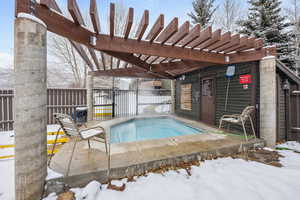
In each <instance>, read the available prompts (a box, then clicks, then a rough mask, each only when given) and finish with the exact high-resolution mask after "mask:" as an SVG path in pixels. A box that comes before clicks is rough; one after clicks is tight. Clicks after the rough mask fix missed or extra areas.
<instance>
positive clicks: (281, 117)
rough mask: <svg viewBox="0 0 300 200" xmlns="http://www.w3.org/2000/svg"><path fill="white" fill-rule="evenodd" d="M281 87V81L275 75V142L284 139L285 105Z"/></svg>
mask: <svg viewBox="0 0 300 200" xmlns="http://www.w3.org/2000/svg"><path fill="white" fill-rule="evenodd" d="M282 85H283V80H282V78H281V77H280V76H279V75H277V85H276V86H277V122H278V123H277V141H284V140H285V139H286V120H285V114H286V112H285V106H286V104H285V95H284V90H283V87H282Z"/></svg>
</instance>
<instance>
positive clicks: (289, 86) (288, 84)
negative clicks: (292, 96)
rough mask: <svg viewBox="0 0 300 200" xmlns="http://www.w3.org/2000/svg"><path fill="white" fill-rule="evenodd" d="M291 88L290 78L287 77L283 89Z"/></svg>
mask: <svg viewBox="0 0 300 200" xmlns="http://www.w3.org/2000/svg"><path fill="white" fill-rule="evenodd" d="M290 88H291V85H290V82H289V80H287V79H285V81H284V82H283V86H282V89H283V90H290Z"/></svg>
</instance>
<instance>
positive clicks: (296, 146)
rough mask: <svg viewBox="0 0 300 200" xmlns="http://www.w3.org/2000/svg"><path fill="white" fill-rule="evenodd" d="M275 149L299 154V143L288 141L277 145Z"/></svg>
mask: <svg viewBox="0 0 300 200" xmlns="http://www.w3.org/2000/svg"><path fill="white" fill-rule="evenodd" d="M276 147H278V148H287V149H291V150H294V151H298V152H300V143H299V142H296V141H288V142H285V143H283V144H278V145H277V146H276Z"/></svg>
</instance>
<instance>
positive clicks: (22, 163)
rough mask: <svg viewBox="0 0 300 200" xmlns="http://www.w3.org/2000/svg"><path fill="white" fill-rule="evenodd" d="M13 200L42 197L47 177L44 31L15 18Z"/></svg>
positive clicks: (35, 25) (30, 22)
mask: <svg viewBox="0 0 300 200" xmlns="http://www.w3.org/2000/svg"><path fill="white" fill-rule="evenodd" d="M14 39H15V46H14V49H15V52H14V59H15V66H14V71H15V99H14V116H15V117H14V118H15V124H14V130H15V145H16V147H15V199H16V200H39V199H41V198H42V194H43V190H44V183H45V178H46V175H47V108H46V104H47V28H46V27H45V26H44V25H43V24H41V23H39V22H36V21H34V20H32V19H28V18H23V17H19V18H16V19H15V37H14Z"/></svg>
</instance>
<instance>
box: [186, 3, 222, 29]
mask: <svg viewBox="0 0 300 200" xmlns="http://www.w3.org/2000/svg"><path fill="white" fill-rule="evenodd" d="M214 2H215V0H194V1H193V3H192V4H193V8H194V12H191V13H188V16H190V17H191V18H192V23H193V24H200V25H201V26H202V27H206V26H208V25H209V24H212V22H213V21H212V17H213V15H214V13H215V12H216V10H217V7H215V6H214Z"/></svg>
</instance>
